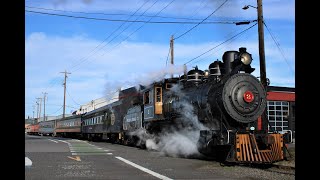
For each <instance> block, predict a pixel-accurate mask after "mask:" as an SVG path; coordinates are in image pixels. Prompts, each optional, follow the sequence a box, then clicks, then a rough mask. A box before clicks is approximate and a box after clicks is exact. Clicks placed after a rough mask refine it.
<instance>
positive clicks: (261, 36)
mask: <svg viewBox="0 0 320 180" xmlns="http://www.w3.org/2000/svg"><path fill="white" fill-rule="evenodd" d="M257 5H258V7H257V11H258V34H259V58H260V79H261V83H262V85H263V87H264V88H266V87H267V75H266V60H265V53H264V27H263V10H262V0H257Z"/></svg>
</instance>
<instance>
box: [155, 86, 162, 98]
mask: <svg viewBox="0 0 320 180" xmlns="http://www.w3.org/2000/svg"><path fill="white" fill-rule="evenodd" d="M156 102H162V99H161V87H157V88H156Z"/></svg>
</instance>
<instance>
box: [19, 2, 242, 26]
mask: <svg viewBox="0 0 320 180" xmlns="http://www.w3.org/2000/svg"><path fill="white" fill-rule="evenodd" d="M203 1H205V0H203ZM203 1H202V2H203ZM202 2H201V3H200V4H202ZM208 2H209V1H208ZM207 4H208V3H206V5H207ZM25 7H26V8H31V9H41V10H47V11H48V10H49V11H56V12H66V13H79V14H92V15H94V14H96V15H105V16H140V17H141V16H142V17H156V18H163V19H183V20H190V21H199V20H202V19H199V18H190V17H189V18H188V17H170V16H152V15H142V14H140V15H139V14H137V15H130V14H125V13H99V12H92V13H91V12H83V11H67V10H60V9H50V8H43V7H34V6H25ZM197 11H198V10H197ZM35 12H39V11H35ZM191 17H192V16H191ZM239 21H243V20H239Z"/></svg>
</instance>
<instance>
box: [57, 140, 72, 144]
mask: <svg viewBox="0 0 320 180" xmlns="http://www.w3.org/2000/svg"><path fill="white" fill-rule="evenodd" d="M58 141H61V142H64V143H67V144H68V145H70V143H69V142H67V141H63V140H60V139H59V140H58Z"/></svg>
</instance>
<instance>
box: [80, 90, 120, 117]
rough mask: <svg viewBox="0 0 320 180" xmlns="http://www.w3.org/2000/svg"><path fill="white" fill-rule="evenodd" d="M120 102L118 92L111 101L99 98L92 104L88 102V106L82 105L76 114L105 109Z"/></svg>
mask: <svg viewBox="0 0 320 180" xmlns="http://www.w3.org/2000/svg"><path fill="white" fill-rule="evenodd" d="M118 100H119V92H117V93H116V94H115V95H114V96H113V97H112V98H111V99H107V98H104V97H102V98H99V99H95V100H92V101H91V102H88V103H87V104H84V105H81V106H80V109H78V110H77V111H76V112H75V114H76V115H78V114H84V113H87V112H90V111H93V110H95V109H98V108H100V107H103V106H105V105H108V104H111V103H113V102H115V101H118Z"/></svg>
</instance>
